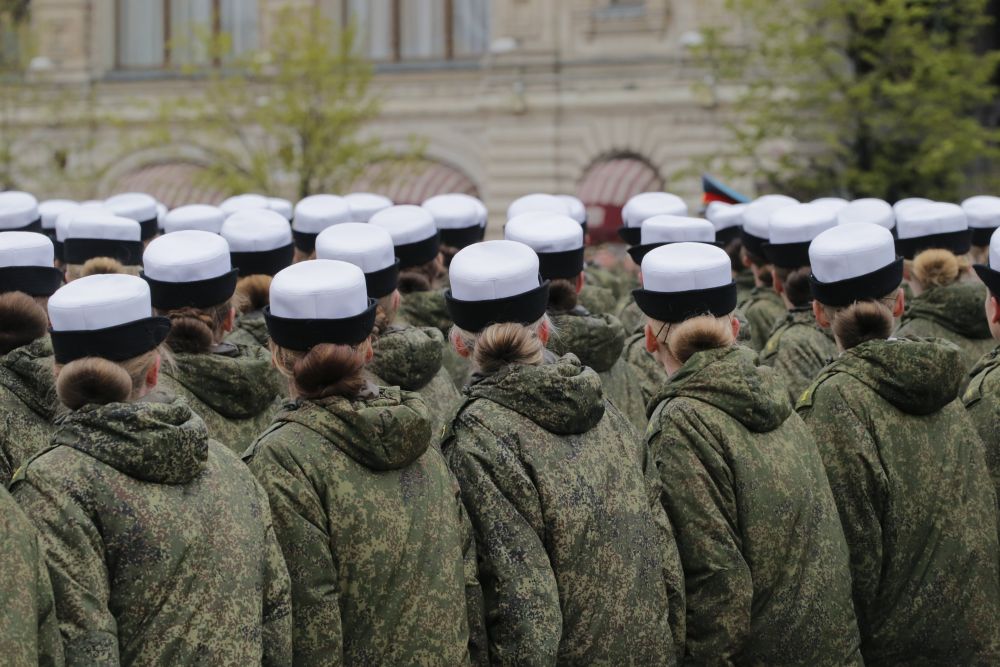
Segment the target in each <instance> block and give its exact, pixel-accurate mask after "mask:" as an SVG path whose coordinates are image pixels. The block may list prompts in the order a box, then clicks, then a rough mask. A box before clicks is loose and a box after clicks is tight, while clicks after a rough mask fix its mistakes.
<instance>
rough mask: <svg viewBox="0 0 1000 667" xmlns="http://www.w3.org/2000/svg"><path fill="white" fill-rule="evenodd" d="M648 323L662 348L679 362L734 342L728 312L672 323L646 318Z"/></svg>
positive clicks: (682, 362)
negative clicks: (722, 315) (726, 313)
mask: <svg viewBox="0 0 1000 667" xmlns="http://www.w3.org/2000/svg"><path fill="white" fill-rule="evenodd" d="M649 326H650V327H652V329H653V331H654V332H657V340H658V341H659V342H660V344H661V346H662V348H663V351H664V352H666V353H667V354H668V355H670V356H671V357H673V358H674V359H676V360H677V361H679V362H680V363H681V364H685V363H687V360H688V359H690V358H691V357H693V356H694V355H695V354H697V353H698V352H704V351H705V350H714V349H717V348H720V347H729V346H730V345H732V344H733V343H735V342H736V337H735V336H733V324H732V316H731V315H726V316H724V317H715V316H713V315H699V316H697V317H692V318H690V319H687V320H684V321H683V322H678V323H675V324H664V323H663V322H658V321H656V320H650V321H649Z"/></svg>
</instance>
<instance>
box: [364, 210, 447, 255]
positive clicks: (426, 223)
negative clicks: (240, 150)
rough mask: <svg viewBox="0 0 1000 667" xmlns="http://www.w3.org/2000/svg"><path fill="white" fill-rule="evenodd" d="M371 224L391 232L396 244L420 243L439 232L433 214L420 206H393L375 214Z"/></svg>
mask: <svg viewBox="0 0 1000 667" xmlns="http://www.w3.org/2000/svg"><path fill="white" fill-rule="evenodd" d="M369 224H372V225H378V226H379V227H382V228H383V229H385V230H386V231H387V232H389V234H390V235H391V236H392V242H393V244H394V245H396V246H401V245H408V244H410V243H418V242H420V241H424V240H426V239H429V238H430V237H432V236H434V235H435V234H437V225H435V224H434V218H433V216H431V214H430V213H429V212H427V210H426V209H423V208H421V207H419V206H412V205H403V206H392V207H390V208H387V209H384V210H382V211H379V212H378V213H376V214H375V215H373V216H372V219H371V220H370V221H369Z"/></svg>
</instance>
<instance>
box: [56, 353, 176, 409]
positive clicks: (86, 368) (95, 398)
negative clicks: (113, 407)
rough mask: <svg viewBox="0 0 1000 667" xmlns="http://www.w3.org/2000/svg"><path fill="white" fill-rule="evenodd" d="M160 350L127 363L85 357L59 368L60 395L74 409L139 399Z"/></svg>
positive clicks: (57, 372)
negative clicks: (136, 397)
mask: <svg viewBox="0 0 1000 667" xmlns="http://www.w3.org/2000/svg"><path fill="white" fill-rule="evenodd" d="M157 353H158V352H157V350H150V351H149V352H145V353H143V354H140V355H139V356H137V357H132V358H131V359H128V360H126V361H122V362H114V361H111V360H109V359H105V358H103V357H84V358H83V359H77V360H76V361H71V362H69V363H68V364H66V365H61V364H56V365H55V376H56V394H57V395H58V396H59V400H60V401H61V402H62V403H63V405H65V406H66V407H68V408H69V409H70V410H78V409H80V408H82V407H83V406H85V405H88V404H91V403H93V404H96V405H107V404H108V403H123V402H126V401H130V400H132V399H134V398H135V396H136V395H137V394H138V393H139V391H140V390H141V389H142V388H143V386H144V385H145V382H146V375H147V374H148V373H149V369H150V368H151V367H152V366H153V364H154V363H156V358H157Z"/></svg>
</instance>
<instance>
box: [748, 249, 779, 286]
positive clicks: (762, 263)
mask: <svg viewBox="0 0 1000 667" xmlns="http://www.w3.org/2000/svg"><path fill="white" fill-rule="evenodd" d="M740 257H745V258H746V259H747V261H748V262H750V263H751V264H753V265H754V266H756V267H757V268H758V269H759V277H760V282H762V283H763V284H764V286H765V287H772V286H773V285H774V276H772V275H771V264H770V263H769V262H768V261H767V259H765V258H764V257H761V256H760V255H757V254H755V253H752V252H750V251H749V250H747V249H746V246H743V248H742V249H741V250H740Z"/></svg>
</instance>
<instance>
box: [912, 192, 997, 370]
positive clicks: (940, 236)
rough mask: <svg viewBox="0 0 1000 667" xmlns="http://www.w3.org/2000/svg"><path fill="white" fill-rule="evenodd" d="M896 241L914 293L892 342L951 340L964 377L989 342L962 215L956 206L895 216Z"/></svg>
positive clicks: (915, 208) (930, 206) (924, 207)
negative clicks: (913, 338) (910, 338)
mask: <svg viewBox="0 0 1000 667" xmlns="http://www.w3.org/2000/svg"><path fill="white" fill-rule="evenodd" d="M896 235H897V240H896V250H897V252H898V253H899V254H901V255H902V256H903V257H905V258H906V259H907V260H908V261H907V262H906V265H905V275H906V278H907V281H908V282H909V284H910V288H911V289H912V290H913V300H912V301H911V302H910V303H909V304H908V307H907V309H906V313H905V314H904V315H903V319H902V322H901V324H900V327H899V329H897V330H896V336H898V337H904V336H919V337H921V338H932V337H933V338H943V339H945V340H949V341H951V342H952V343H954V344H955V345H957V346H958V347H959V349H961V351H962V355H961V357H960V360H959V364H960V365H961V369H962V370H963V371H965V372H968V371H969V370H970V369H971V368H972V367H973V366H974V365H975V363H976V362H977V361H978V360H979V359H980V358H981V357H982V356H983V355H984V354H987V353H988V352H990V351H991V350H992V349H993V337H992V336H991V335H990V328H989V326H988V324H987V323H986V321H985V319H984V318H983V302H984V301H985V299H986V288H985V287H983V285H982V284H981V283H979V282H977V281H973V280H969V279H968V278H969V277H970V275H971V271H970V270H969V269H970V264H969V260H968V257H967V256H968V253H969V249H970V247H971V232H970V231H969V226H968V223H967V221H966V217H965V213H964V212H963V211H962V209H961V207H959V206H957V205H955V204H943V203H937V202H931V203H927V204H913V205H910V206H907V207H904V208H903V209H902V211H901V212H900V213H899V214H897V216H896ZM964 386H965V381H964V380H963V388H964Z"/></svg>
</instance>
